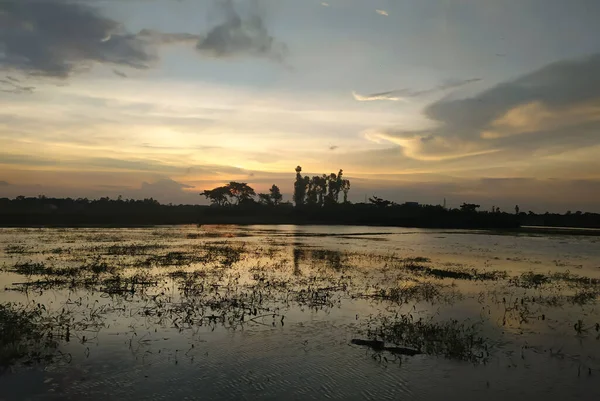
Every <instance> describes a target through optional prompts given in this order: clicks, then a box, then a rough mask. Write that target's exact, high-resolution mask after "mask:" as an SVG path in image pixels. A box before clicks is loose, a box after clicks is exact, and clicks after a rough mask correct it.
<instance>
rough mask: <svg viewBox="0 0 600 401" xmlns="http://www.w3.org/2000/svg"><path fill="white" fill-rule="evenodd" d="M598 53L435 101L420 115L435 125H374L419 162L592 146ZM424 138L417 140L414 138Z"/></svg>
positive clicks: (599, 111) (598, 117) (379, 135)
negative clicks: (473, 93) (418, 128)
mask: <svg viewBox="0 0 600 401" xmlns="http://www.w3.org/2000/svg"><path fill="white" fill-rule="evenodd" d="M598 71H600V54H595V55H592V56H588V57H585V58H579V59H573V60H567V61H560V62H556V63H552V64H550V65H547V66H545V67H543V68H541V69H539V70H536V71H533V72H531V73H529V74H526V75H524V76H522V77H519V78H517V79H515V80H513V81H509V82H505V83H502V84H499V85H497V86H495V87H493V88H490V89H488V90H485V91H483V92H481V93H480V94H478V95H476V96H474V97H470V98H466V99H442V100H439V101H437V102H434V103H432V104H430V105H429V106H427V107H426V108H425V110H424V114H425V116H426V117H428V118H429V119H430V120H431V121H432V122H433V123H434V124H435V128H433V129H430V130H421V131H406V130H404V129H399V128H391V129H390V128H386V129H381V130H375V131H374V132H371V133H370V134H369V135H370V137H371V138H376V139H379V140H382V139H383V140H388V141H389V142H392V143H394V144H397V145H400V146H402V147H403V148H404V151H405V155H406V156H408V157H411V158H415V159H419V160H443V159H447V158H460V157H467V156H472V155H481V154H491V153H495V156H494V157H495V158H502V159H503V160H505V161H508V160H513V159H521V160H523V158H524V157H533V156H535V157H547V156H550V155H558V154H561V153H564V152H566V151H569V150H575V149H586V148H588V147H593V146H598V145H600V136H599V135H598V132H599V130H600V74H598ZM425 137H427V138H429V140H428V141H426V142H424V141H422V140H421V139H422V138H425Z"/></svg>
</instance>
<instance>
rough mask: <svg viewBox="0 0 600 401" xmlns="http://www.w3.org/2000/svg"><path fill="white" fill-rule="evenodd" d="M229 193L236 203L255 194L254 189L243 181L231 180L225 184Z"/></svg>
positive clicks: (245, 200)
mask: <svg viewBox="0 0 600 401" xmlns="http://www.w3.org/2000/svg"><path fill="white" fill-rule="evenodd" d="M226 187H227V188H228V190H229V195H230V196H231V197H232V198H234V199H235V200H236V204H238V205H239V204H240V203H245V202H248V201H249V200H251V199H252V198H254V197H255V196H256V192H254V189H253V188H252V187H251V186H249V185H248V184H246V183H245V182H235V181H232V182H230V183H229V184H227V185H226Z"/></svg>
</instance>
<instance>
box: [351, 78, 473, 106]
mask: <svg viewBox="0 0 600 401" xmlns="http://www.w3.org/2000/svg"><path fill="white" fill-rule="evenodd" d="M478 81H481V79H480V78H472V79H466V80H453V81H448V82H446V83H443V84H441V85H438V86H436V87H434V88H430V89H423V90H412V89H408V88H404V89H396V90H392V91H388V92H381V93H373V94H371V95H360V94H358V93H356V92H352V95H353V96H354V99H356V100H358V101H359V102H371V101H375V100H391V101H395V102H397V101H408V99H411V98H416V97H420V96H426V95H431V94H434V93H438V92H443V91H446V90H450V89H456V88H459V87H461V86H464V85H467V84H470V83H473V82H478Z"/></svg>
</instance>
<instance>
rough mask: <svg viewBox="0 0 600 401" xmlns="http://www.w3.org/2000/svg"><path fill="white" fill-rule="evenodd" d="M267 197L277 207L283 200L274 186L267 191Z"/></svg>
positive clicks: (277, 188)
mask: <svg viewBox="0 0 600 401" xmlns="http://www.w3.org/2000/svg"><path fill="white" fill-rule="evenodd" d="M269 196H270V198H271V201H272V202H273V204H274V205H279V204H280V203H281V200H282V199H283V195H281V191H280V190H279V187H278V186H277V185H275V184H273V186H272V187H271V189H269Z"/></svg>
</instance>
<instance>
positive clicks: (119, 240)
mask: <svg viewBox="0 0 600 401" xmlns="http://www.w3.org/2000/svg"><path fill="white" fill-rule="evenodd" d="M0 266H2V271H1V272H0V289H1V290H0V302H2V303H7V302H11V303H13V307H15V308H21V309H20V310H26V309H28V308H29V309H31V308H38V310H41V311H42V312H40V315H38V320H37V324H38V325H39V327H40V330H42V332H43V333H44V334H43V335H44V338H45V339H46V340H48V336H49V335H50V337H51V340H52V341H51V342H52V347H50V348H44V347H43V346H41V345H40V344H39V341H37V340H36V341H37V342H36V341H28V342H27V343H26V344H27V347H29V348H31V350H32V351H31V352H24V353H23V355H21V356H20V358H18V359H15V360H11V361H10V362H9V361H8V359H6V360H5V361H3V364H2V365H4V366H5V367H4V368H3V370H2V373H1V374H0V399H1V400H27V399H31V400H53V399H61V400H62V399H66V400H80V399H90V400H112V399H129V400H154V399H156V400H184V399H189V400H193V399H199V400H204V399H206V400H253V399H259V400H281V399H295V400H321V399H333V400H385V399H402V400H440V399H444V400H455V399H456V400H481V399H483V398H485V399H489V400H504V399H507V398H509V397H512V398H514V399H525V398H526V397H544V398H545V399H548V400H570V399H573V400H595V399H600V384H599V383H600V381H599V378H600V327H599V325H598V323H600V311H599V310H598V305H597V300H598V296H599V295H600V237H599V236H573V235H557V234H543V233H536V234H531V233H529V234H520V235H518V234H506V233H498V232H491V231H462V230H418V229H406V228H378V227H347V226H344V227H337V226H336V227H331V226H301V227H300V226H245V227H240V226H202V227H196V226H169V227H150V228H136V229H108V228H102V229H100V228H99V229H1V230H0ZM357 339H358V340H364V341H363V342H362V343H360V344H362V345H356V343H357V342H356V341H355V342H354V343H353V342H352V340H357ZM365 341H366V342H365ZM374 341H384V343H379V342H374ZM364 344H366V346H365V345H364ZM36 347H37V348H36ZM40 347H41V348H42V350H41V351H40V349H39V348H40ZM406 349H409V350H412V351H414V353H416V354H417V355H409V353H408V354H407V352H405V351H403V350H406ZM35 352H41V354H43V356H44V357H43V358H39V354H36V353H35ZM0 355H4V354H0ZM36 355H37V356H38V357H36ZM5 358H7V357H5ZM40 359H42V360H41V361H40ZM536 399H538V398H536Z"/></svg>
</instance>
